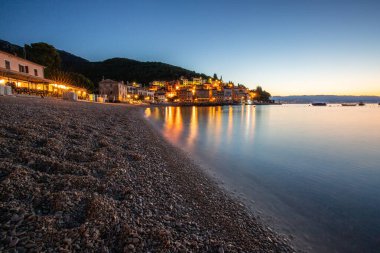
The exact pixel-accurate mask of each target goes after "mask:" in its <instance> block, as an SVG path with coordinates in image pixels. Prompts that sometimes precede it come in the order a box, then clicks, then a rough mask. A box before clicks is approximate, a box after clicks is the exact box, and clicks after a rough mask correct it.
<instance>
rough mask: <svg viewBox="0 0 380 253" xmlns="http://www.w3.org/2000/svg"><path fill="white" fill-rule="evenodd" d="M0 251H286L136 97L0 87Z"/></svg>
mask: <svg viewBox="0 0 380 253" xmlns="http://www.w3.org/2000/svg"><path fill="white" fill-rule="evenodd" d="M0 108H1V116H0V117H1V118H0V233H1V234H0V236H1V238H0V251H2V252H14V250H17V252H40V251H47V252H57V251H60V252H72V251H87V252H190V251H192V252H293V251H294V250H293V249H292V247H291V246H289V242H288V241H287V240H286V239H285V238H282V237H280V236H278V235H277V234H275V233H274V232H272V231H270V230H269V229H267V228H266V227H265V226H264V225H262V224H260V222H259V221H258V220H257V219H256V218H255V217H254V216H253V215H252V214H251V213H250V212H249V211H248V210H247V209H246V208H245V206H244V204H242V203H240V202H239V201H238V200H237V199H234V198H233V197H232V196H230V195H229V194H227V193H226V192H225V191H224V190H222V189H221V188H220V187H219V186H218V185H217V183H216V182H215V181H214V180H212V179H210V177H209V176H207V175H206V173H205V172H204V171H202V169H201V168H199V167H198V166H197V165H196V164H195V163H193V162H192V161H191V160H190V159H189V158H188V157H187V156H186V155H185V154H184V153H183V152H182V151H180V150H179V149H177V148H174V147H173V146H171V145H170V144H168V143H167V142H166V141H165V140H164V139H163V138H162V137H161V136H160V135H159V134H158V132H156V131H154V130H153V128H152V127H151V126H150V125H149V124H148V123H147V122H146V121H145V120H144V118H143V116H142V112H141V108H140V107H132V106H127V105H121V104H116V105H107V104H94V103H85V102H67V101H62V100H57V99H48V98H47V99H39V98H19V97H17V98H16V97H0Z"/></svg>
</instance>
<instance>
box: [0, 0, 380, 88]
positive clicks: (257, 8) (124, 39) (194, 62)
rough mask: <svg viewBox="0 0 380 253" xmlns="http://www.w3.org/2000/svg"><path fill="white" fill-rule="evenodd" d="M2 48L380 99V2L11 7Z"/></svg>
mask: <svg viewBox="0 0 380 253" xmlns="http://www.w3.org/2000/svg"><path fill="white" fill-rule="evenodd" d="M0 7H1V8H0V39H4V40H7V41H10V42H11V43H15V44H19V45H23V44H25V43H28V44H29V43H33V42H40V41H43V42H47V43H50V44H52V45H54V46H55V47H56V48H59V49H63V50H66V51H69V52H71V53H74V54H76V55H78V56H81V57H84V58H86V59H89V60H92V61H98V60H104V59H107V58H112V57H126V58H131V59H136V60H142V61H162V62H166V63H169V64H173V65H178V66H181V67H184V68H188V69H191V70H195V71H198V72H203V73H206V74H209V75H212V74H213V73H217V74H218V75H220V74H222V75H223V79H224V80H226V81H228V80H231V81H234V82H239V83H243V84H245V85H247V86H248V87H255V86H257V85H262V86H263V87H264V89H266V90H268V91H270V92H271V93H272V95H292V94H296V95H299V94H354V95H380V1H379V0H374V1H367V0H357V1H351V0H339V1H338V0H337V1H333V0H330V1H327V0H302V1H286V0H279V1H274V0H266V1H265V0H262V1H254V0H251V1H249V0H219V1H218V0H135V1H128V0H124V1H121V0H120V1H106V0H92V1H90V0H88V1H83V0H77V1H74V0H73V1H71V0H67V1H62V0H60V1H58V0H50V1H48V0H47V1H41V0H34V1H27V0H25V1H19V0H1V3H0Z"/></svg>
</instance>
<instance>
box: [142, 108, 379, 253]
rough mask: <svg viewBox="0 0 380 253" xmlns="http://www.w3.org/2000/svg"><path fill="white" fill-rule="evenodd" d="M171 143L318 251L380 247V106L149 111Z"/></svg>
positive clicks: (281, 228) (271, 220) (269, 219)
mask: <svg viewBox="0 0 380 253" xmlns="http://www.w3.org/2000/svg"><path fill="white" fill-rule="evenodd" d="M145 115H146V117H147V118H148V119H149V120H150V121H151V122H152V123H153V124H154V125H155V126H156V127H157V128H158V129H159V130H160V131H161V132H162V134H163V136H164V137H165V138H166V139H167V140H169V141H170V142H171V143H173V144H174V145H177V146H179V147H181V148H183V149H184V150H185V151H187V152H189V153H190V154H191V155H192V156H193V157H195V158H196V159H198V160H199V161H201V162H202V163H203V164H204V165H206V166H207V167H208V168H210V169H211V171H212V173H214V174H215V176H217V177H218V178H221V179H222V180H223V181H224V184H225V185H226V186H227V188H229V189H232V190H233V191H235V192H236V193H237V194H239V195H241V196H243V197H245V198H246V200H247V202H248V203H251V204H252V206H253V207H254V208H255V210H256V211H257V212H258V213H260V212H261V213H262V215H260V216H261V217H262V218H263V219H265V222H269V224H272V226H274V227H276V228H277V229H278V230H279V231H281V232H285V233H290V234H293V235H294V236H295V239H294V242H295V243H297V244H298V245H301V247H306V249H307V251H314V252H380V106H378V105H366V106H363V107H341V106H338V105H329V106H327V107H312V106H308V105H282V106H278V105H275V106H256V107H254V106H249V105H247V106H224V107H155V108H148V109H146V111H145Z"/></svg>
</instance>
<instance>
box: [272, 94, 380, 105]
mask: <svg viewBox="0 0 380 253" xmlns="http://www.w3.org/2000/svg"><path fill="white" fill-rule="evenodd" d="M272 99H273V100H275V101H276V102H280V103H294V104H308V103H312V102H315V101H319V102H325V103H357V102H360V101H361V102H364V103H379V102H380V96H351V95H344V96H341V95H295V96H273V97H272Z"/></svg>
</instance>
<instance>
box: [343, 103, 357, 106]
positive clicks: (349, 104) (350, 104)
mask: <svg viewBox="0 0 380 253" xmlns="http://www.w3.org/2000/svg"><path fill="white" fill-rule="evenodd" d="M357 105H358V104H355V103H343V104H342V106H357Z"/></svg>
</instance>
